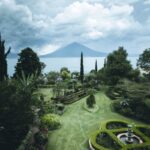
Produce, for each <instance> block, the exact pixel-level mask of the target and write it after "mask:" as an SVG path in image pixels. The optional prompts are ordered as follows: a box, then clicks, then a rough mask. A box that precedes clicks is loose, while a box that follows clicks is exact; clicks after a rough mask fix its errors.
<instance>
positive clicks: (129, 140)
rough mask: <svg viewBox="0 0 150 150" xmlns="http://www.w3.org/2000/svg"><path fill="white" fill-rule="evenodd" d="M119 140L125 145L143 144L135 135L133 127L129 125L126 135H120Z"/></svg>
mask: <svg viewBox="0 0 150 150" xmlns="http://www.w3.org/2000/svg"><path fill="white" fill-rule="evenodd" d="M117 137H118V139H119V140H121V141H122V142H123V143H125V144H141V143H143V141H142V139H141V138H140V137H139V136H137V135H136V134H134V133H133V130H132V125H128V130H127V132H125V133H119V134H118V135H117Z"/></svg>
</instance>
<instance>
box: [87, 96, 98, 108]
mask: <svg viewBox="0 0 150 150" xmlns="http://www.w3.org/2000/svg"><path fill="white" fill-rule="evenodd" d="M86 104H87V106H88V107H89V108H93V107H94V105H95V104H96V101H95V96H94V95H93V94H91V95H90V96H89V97H88V98H87V99H86Z"/></svg>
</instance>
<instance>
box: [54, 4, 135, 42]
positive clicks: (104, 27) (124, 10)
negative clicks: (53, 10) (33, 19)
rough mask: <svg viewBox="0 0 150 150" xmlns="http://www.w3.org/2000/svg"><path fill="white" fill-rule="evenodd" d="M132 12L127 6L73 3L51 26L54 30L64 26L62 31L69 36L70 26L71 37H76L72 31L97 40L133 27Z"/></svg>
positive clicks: (131, 8)
mask: <svg viewBox="0 0 150 150" xmlns="http://www.w3.org/2000/svg"><path fill="white" fill-rule="evenodd" d="M133 10H134V9H133V7H132V6H131V5H127V4H125V5H116V4H114V5H111V6H110V7H105V6H104V5H102V4H100V3H94V4H91V3H88V2H74V3H73V4H71V5H69V6H68V7H66V8H65V9H64V11H63V12H61V13H59V14H57V15H56V17H55V18H53V19H52V25H53V26H54V27H55V29H56V28H60V26H63V25H65V27H64V28H63V31H64V33H66V34H70V32H69V31H68V28H70V27H71V26H72V31H71V34H72V35H74V34H75V35H76V34H77V33H76V32H74V31H77V32H78V33H79V34H80V35H81V37H83V35H88V36H87V37H86V38H89V39H97V38H101V37H106V36H107V35H109V33H111V32H114V33H115V32H116V33H119V32H121V31H124V30H128V29H130V28H132V26H135V25H136V22H135V21H134V19H133V18H132V15H131V14H132V12H133ZM78 25H79V26H78ZM57 31H58V32H60V31H59V30H56V32H57ZM63 31H61V32H63Z"/></svg>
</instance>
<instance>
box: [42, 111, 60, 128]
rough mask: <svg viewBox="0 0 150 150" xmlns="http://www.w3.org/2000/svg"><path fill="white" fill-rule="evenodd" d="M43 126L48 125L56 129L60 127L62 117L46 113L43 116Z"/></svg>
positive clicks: (47, 126)
mask: <svg viewBox="0 0 150 150" xmlns="http://www.w3.org/2000/svg"><path fill="white" fill-rule="evenodd" d="M41 127H46V128H48V129H49V130H54V129H57V128H59V127H60V119H59V116H58V115H55V114H46V115H44V116H42V117H41Z"/></svg>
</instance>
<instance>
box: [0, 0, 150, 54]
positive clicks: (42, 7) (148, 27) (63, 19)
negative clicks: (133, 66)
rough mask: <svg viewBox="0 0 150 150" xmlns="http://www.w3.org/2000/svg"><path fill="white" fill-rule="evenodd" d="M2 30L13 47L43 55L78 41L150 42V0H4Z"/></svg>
mask: <svg viewBox="0 0 150 150" xmlns="http://www.w3.org/2000/svg"><path fill="white" fill-rule="evenodd" d="M0 32H1V35H2V38H3V39H5V40H6V47H7V46H11V47H12V52H15V53H18V52H20V50H22V49H24V48H26V47H31V48H32V49H33V50H34V51H36V52H37V53H38V54H40V55H43V54H47V53H50V52H53V51H55V50H57V49H58V48H60V47H63V46H65V45H67V44H70V43H72V42H79V43H81V44H83V45H85V46H88V47H89V48H92V49H94V50H97V51H101V52H107V53H109V52H112V51H113V50H116V49H117V48H118V47H119V46H124V48H125V49H126V50H127V52H128V53H130V54H132V53H133V54H140V53H142V52H143V50H144V49H146V48H150V0H124V1H123V0H53V1H52V0H0Z"/></svg>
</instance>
